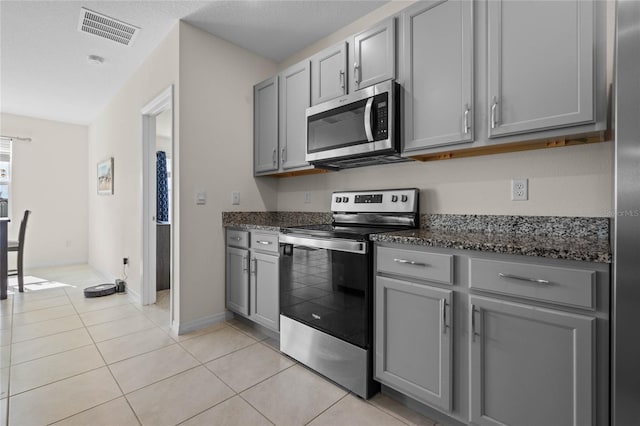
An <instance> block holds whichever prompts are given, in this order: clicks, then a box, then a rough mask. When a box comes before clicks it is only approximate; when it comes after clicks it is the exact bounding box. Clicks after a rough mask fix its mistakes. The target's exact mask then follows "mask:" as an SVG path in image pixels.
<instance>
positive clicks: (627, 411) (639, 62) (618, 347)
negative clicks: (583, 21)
mask: <svg viewBox="0 0 640 426" xmlns="http://www.w3.org/2000/svg"><path fill="white" fill-rule="evenodd" d="M616 16H617V22H616V54H615V55H616V63H615V95H614V96H615V119H614V120H615V125H614V128H615V187H616V200H615V213H616V215H615V218H614V241H613V243H614V245H613V250H614V258H613V261H614V270H613V276H614V286H613V305H612V312H613V315H612V318H613V321H612V327H613V329H612V333H611V335H612V339H613V341H612V357H611V359H612V398H611V415H612V424H613V425H617V426H627V425H639V424H640V368H639V367H638V361H639V360H640V332H639V331H638V314H639V313H640V262H639V261H638V260H639V259H640V258H639V255H638V253H640V2H638V1H637V0H618V2H617V10H616Z"/></svg>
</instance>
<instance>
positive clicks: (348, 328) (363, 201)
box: [280, 189, 419, 398]
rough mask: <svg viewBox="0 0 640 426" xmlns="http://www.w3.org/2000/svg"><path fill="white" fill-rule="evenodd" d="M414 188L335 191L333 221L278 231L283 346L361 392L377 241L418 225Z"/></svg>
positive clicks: (367, 372)
mask: <svg viewBox="0 0 640 426" xmlns="http://www.w3.org/2000/svg"><path fill="white" fill-rule="evenodd" d="M418 195H419V192H418V190H417V189H394V190H377V191H341V192H334V193H333V195H332V198H331V211H332V216H333V222H332V224H329V225H309V226H301V227H294V228H287V229H285V230H283V231H282V233H281V234H280V245H281V246H282V245H284V255H282V256H281V257H280V350H281V351H282V352H284V353H286V354H288V355H289V356H291V357H293V358H295V359H297V360H298V361H300V362H301V363H303V364H305V365H307V366H308V367H310V368H312V369H314V370H316V371H317V372H319V373H321V374H323V375H324V376H326V377H328V378H329V379H331V380H333V381H334V382H336V383H338V384H340V385H342V386H343V387H345V388H347V389H349V390H351V391H352V392H354V393H356V394H357V395H359V396H361V397H363V398H369V397H370V396H372V395H373V394H375V393H376V392H377V391H378V390H379V384H378V383H377V382H375V381H374V380H373V295H374V289H373V244H372V242H371V241H370V240H369V235H371V234H374V233H381V232H389V231H393V230H400V229H411V228H415V227H417V226H418V225H419V215H418Z"/></svg>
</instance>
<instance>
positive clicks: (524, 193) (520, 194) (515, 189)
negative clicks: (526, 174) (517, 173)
mask: <svg viewBox="0 0 640 426" xmlns="http://www.w3.org/2000/svg"><path fill="white" fill-rule="evenodd" d="M528 199H529V179H526V178H520V179H511V201H527V200H528Z"/></svg>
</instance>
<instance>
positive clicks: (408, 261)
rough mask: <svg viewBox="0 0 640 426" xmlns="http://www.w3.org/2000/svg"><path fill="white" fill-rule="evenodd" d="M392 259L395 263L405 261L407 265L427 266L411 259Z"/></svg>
mask: <svg viewBox="0 0 640 426" xmlns="http://www.w3.org/2000/svg"><path fill="white" fill-rule="evenodd" d="M393 261H394V262H396V263H406V264H408V265H414V266H424V267H427V266H429V264H427V263H421V262H415V261H413V260H407V259H393Z"/></svg>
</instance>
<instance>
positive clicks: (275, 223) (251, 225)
mask: <svg viewBox="0 0 640 426" xmlns="http://www.w3.org/2000/svg"><path fill="white" fill-rule="evenodd" d="M322 223H331V213H325V212H222V226H225V227H229V228H238V229H247V230H252V229H259V230H263V231H275V232H279V231H280V230H281V229H282V228H288V227H291V226H301V225H313V224H322Z"/></svg>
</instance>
